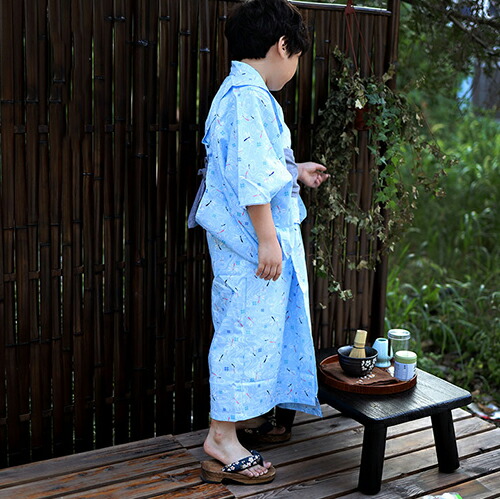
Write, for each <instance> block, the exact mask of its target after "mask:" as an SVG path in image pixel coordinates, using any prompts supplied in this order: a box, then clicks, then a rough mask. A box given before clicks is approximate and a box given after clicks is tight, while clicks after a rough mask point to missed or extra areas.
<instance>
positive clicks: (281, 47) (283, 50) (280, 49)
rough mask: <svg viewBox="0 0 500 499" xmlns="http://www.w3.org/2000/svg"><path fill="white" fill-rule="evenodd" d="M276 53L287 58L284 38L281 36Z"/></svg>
mask: <svg viewBox="0 0 500 499" xmlns="http://www.w3.org/2000/svg"><path fill="white" fill-rule="evenodd" d="M278 53H279V54H280V56H281V57H288V51H287V47H286V38H285V37H284V36H282V37H281V38H280V39H279V40H278Z"/></svg>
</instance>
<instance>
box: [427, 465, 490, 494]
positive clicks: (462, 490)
mask: <svg viewBox="0 0 500 499" xmlns="http://www.w3.org/2000/svg"><path fill="white" fill-rule="evenodd" d="M499 484H500V471H497V472H496V473H492V474H490V475H486V476H482V477H479V478H475V479H474V480H469V481H467V482H463V483H460V484H455V485H453V486H452V487H448V488H446V489H440V490H435V491H433V492H432V493H433V494H434V495H442V494H445V493H446V492H449V493H451V492H457V493H459V494H460V495H461V496H462V497H463V498H464V499H493V498H495V497H498V489H499Z"/></svg>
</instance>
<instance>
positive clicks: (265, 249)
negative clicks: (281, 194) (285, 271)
mask: <svg viewBox="0 0 500 499" xmlns="http://www.w3.org/2000/svg"><path fill="white" fill-rule="evenodd" d="M247 210H248V215H249V216H250V219H251V220H252V224H253V227H254V229H255V232H256V233H257V238H258V240H259V266H258V267H257V272H256V273H255V274H256V275H257V276H258V277H260V278H262V279H265V280H266V281H269V280H271V279H272V280H273V281H276V280H277V279H278V277H279V276H280V275H281V246H280V243H279V241H278V237H277V236H276V228H275V226H274V221H273V215H272V213H271V205H270V204H269V203H268V204H259V205H252V206H247Z"/></svg>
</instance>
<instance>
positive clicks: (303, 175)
mask: <svg viewBox="0 0 500 499" xmlns="http://www.w3.org/2000/svg"><path fill="white" fill-rule="evenodd" d="M297 167H298V169H299V175H298V179H299V180H300V181H301V182H302V183H303V184H304V185H307V186H308V187H314V188H316V187H319V186H320V185H321V184H322V183H323V182H324V181H325V180H326V179H327V178H328V177H329V176H330V175H329V174H328V173H325V171H326V168H325V167H324V166H323V165H320V164H319V163H314V162H312V161H308V162H307V163H297Z"/></svg>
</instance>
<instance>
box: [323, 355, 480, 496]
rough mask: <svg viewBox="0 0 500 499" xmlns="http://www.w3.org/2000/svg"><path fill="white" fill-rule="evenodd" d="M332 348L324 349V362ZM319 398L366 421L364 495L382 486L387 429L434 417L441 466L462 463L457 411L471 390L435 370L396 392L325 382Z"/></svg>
mask: <svg viewBox="0 0 500 499" xmlns="http://www.w3.org/2000/svg"><path fill="white" fill-rule="evenodd" d="M332 353H333V352H332V350H331V349H325V350H324V351H320V352H319V354H318V360H319V361H321V360H323V359H325V358H326V357H328V356H329V355H332ZM319 400H320V402H321V403H326V404H328V405H330V406H332V407H334V408H335V409H337V410H338V411H340V412H341V413H342V414H344V415H345V416H349V417H351V418H352V419H354V420H355V421H358V422H359V423H361V424H362V425H364V427H365V429H364V435H363V450H362V454H361V465H360V470H359V480H358V489H359V491H360V492H362V493H364V494H370V495H372V494H377V493H378V492H379V491H380V484H381V481H382V471H383V467H384V454H385V441H386V437H387V428H388V427H389V426H394V425H397V424H400V423H406V422H408V421H414V420H416V419H420V418H423V417H426V416H430V417H431V421H432V430H433V433H434V443H435V446H436V454H437V459H438V464H439V470H440V471H442V472H444V473H451V472H452V471H454V470H456V469H457V468H458V467H459V465H460V464H459V460H458V451H457V443H456V439H455V428H454V427H453V418H452V414H451V411H452V409H456V408H457V407H462V406H464V405H467V404H469V403H470V402H471V400H472V397H471V394H470V393H469V392H468V391H466V390H464V389H462V388H459V387H458V386H455V385H452V384H451V383H448V382H447V381H444V380H442V379H440V378H438V377H436V376H433V375H432V374H429V373H426V372H425V371H422V370H420V369H417V384H416V385H415V386H414V387H413V388H410V389H409V390H408V391H405V392H401V393H396V394H392V395H364V394H357V393H350V392H344V391H341V390H337V389H334V388H331V387H329V386H326V385H324V384H323V383H320V387H319Z"/></svg>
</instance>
